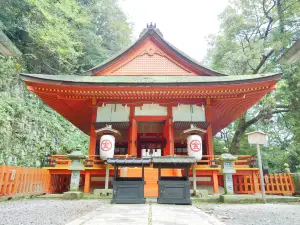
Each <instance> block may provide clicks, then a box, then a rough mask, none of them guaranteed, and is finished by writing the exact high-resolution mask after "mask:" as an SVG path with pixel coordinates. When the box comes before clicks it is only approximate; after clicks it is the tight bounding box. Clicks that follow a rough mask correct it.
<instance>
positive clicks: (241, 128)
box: [229, 113, 246, 155]
mask: <svg viewBox="0 0 300 225" xmlns="http://www.w3.org/2000/svg"><path fill="white" fill-rule="evenodd" d="M245 131H246V113H244V114H243V115H242V116H241V117H240V118H239V121H238V126H237V129H236V130H235V132H234V136H233V138H232V141H231V143H230V147H229V152H230V153H231V154H233V155H236V154H238V153H239V151H240V144H241V139H242V137H243V135H244V133H245Z"/></svg>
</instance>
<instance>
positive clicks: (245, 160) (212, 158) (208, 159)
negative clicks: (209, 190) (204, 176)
mask: <svg viewBox="0 0 300 225" xmlns="http://www.w3.org/2000/svg"><path fill="white" fill-rule="evenodd" d="M220 157H221V156H220V155H203V156H202V159H201V160H199V161H198V162H197V164H198V165H205V166H208V167H218V159H219V158H220ZM236 157H237V160H236V161H235V162H234V164H235V167H247V168H249V167H253V166H254V164H255V162H256V159H255V156H252V155H236Z"/></svg>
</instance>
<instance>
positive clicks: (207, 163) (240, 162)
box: [47, 155, 256, 168]
mask: <svg viewBox="0 0 300 225" xmlns="http://www.w3.org/2000/svg"><path fill="white" fill-rule="evenodd" d="M176 156H182V155H175V157H176ZM114 157H116V158H132V157H134V156H132V155H115V156H114ZM236 157H237V158H238V159H237V160H236V161H235V166H236V167H246V168H249V167H250V168H251V167H253V166H254V164H255V162H256V159H255V157H254V156H251V155H237V156H236ZM219 158H220V155H203V156H202V160H199V161H198V162H197V164H198V165H199V166H204V167H211V168H214V167H215V168H217V167H219V166H218V163H217V161H218V159H219ZM70 164H71V160H69V159H68V158H67V155H52V156H51V157H49V162H48V165H47V167H64V166H69V165H70ZM103 164H104V161H103V160H102V159H100V156H99V155H89V156H87V159H86V160H84V166H85V167H94V166H97V165H103Z"/></svg>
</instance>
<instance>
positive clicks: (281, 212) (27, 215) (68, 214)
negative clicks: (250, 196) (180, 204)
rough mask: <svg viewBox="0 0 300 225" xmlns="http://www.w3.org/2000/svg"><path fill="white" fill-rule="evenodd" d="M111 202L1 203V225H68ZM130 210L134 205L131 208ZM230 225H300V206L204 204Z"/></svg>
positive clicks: (48, 201)
mask: <svg viewBox="0 0 300 225" xmlns="http://www.w3.org/2000/svg"><path fill="white" fill-rule="evenodd" d="M109 206H111V205H110V203H109V201H108V200H73V201H71V200H50V199H24V200H12V201H5V202H0V225H21V224H22V225H23V224H24V225H27V224H30V225H33V224H39V225H40V224H43V225H48V224H53V225H60V224H66V223H68V222H70V221H72V220H74V219H76V218H78V217H80V216H83V215H84V214H87V213H89V212H91V211H93V210H94V209H96V208H103V207H109ZM128 207H130V205H129V206H128ZM197 207H198V208H200V209H202V210H203V211H204V212H206V213H208V214H210V215H213V216H215V217H216V218H218V219H219V220H220V221H222V222H224V223H225V224H226V225H244V224H245V225H252V224H253V225H254V224H255V225H256V224H258V225H270V224H272V225H282V224H284V225H300V204H266V205H264V204H243V205H241V204H240V205H234V204H204V203H203V204H200V205H197Z"/></svg>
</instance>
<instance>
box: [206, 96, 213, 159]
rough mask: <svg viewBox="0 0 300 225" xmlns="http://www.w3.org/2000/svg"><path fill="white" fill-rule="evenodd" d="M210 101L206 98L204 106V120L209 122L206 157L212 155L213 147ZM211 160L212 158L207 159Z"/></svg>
mask: <svg viewBox="0 0 300 225" xmlns="http://www.w3.org/2000/svg"><path fill="white" fill-rule="evenodd" d="M211 109H212V108H211V100H210V98H207V100H206V106H205V119H206V121H207V122H209V123H210V124H209V126H208V127H207V132H206V135H205V136H206V138H205V145H206V154H207V155H214V146H213V136H212V128H211V119H212V118H211V114H212V112H211ZM209 160H212V158H209Z"/></svg>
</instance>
